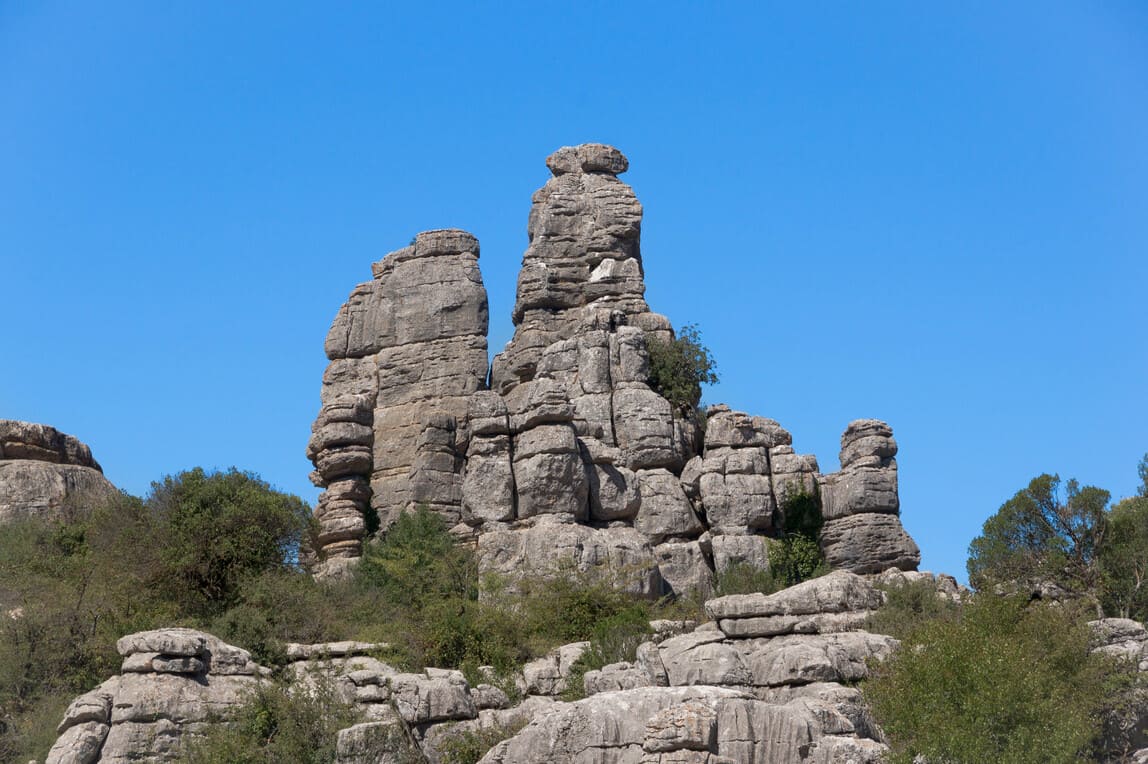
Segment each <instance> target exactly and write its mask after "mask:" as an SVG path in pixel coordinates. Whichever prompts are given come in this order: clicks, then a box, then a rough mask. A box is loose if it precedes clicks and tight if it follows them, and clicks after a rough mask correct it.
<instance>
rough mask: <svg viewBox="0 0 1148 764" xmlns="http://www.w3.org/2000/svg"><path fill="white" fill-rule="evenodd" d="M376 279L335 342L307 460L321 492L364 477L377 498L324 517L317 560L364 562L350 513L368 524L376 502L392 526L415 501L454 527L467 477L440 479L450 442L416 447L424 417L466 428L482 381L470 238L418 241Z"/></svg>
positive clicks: (388, 260)
mask: <svg viewBox="0 0 1148 764" xmlns="http://www.w3.org/2000/svg"><path fill="white" fill-rule="evenodd" d="M372 273H373V276H374V278H373V279H372V280H371V281H369V282H366V283H364V284H360V285H359V286H358V287H356V288H355V290H354V291H353V292H352V293H351V296H350V298H349V299H348V301H347V303H346V304H345V305H344V306H343V307H342V309H341V310H340V311H339V314H338V316H337V317H336V318H335V322H334V324H333V325H332V327H331V331H330V333H329V334H328V336H327V343H326V350H327V356H328V358H329V359H330V360H331V364H330V366H329V367H328V369H327V373H326V374H325V375H324V379H323V388H322V396H321V397H322V408H321V410H320V412H319V417H318V418H317V419H316V422H315V425H314V427H313V432H314V437H313V439H312V443H311V448H310V449H309V454H308V455H309V456H310V458H311V459H312V461H313V462H314V463H315V466H316V470H317V472H318V475H319V480H320V481H321V483H322V485H323V486H325V485H326V484H327V483H330V482H332V481H334V480H337V479H339V478H355V477H358V478H362V479H363V480H365V481H368V482H369V485H370V491H371V492H370V496H369V499H368V500H366V501H364V500H363V499H362V498H361V497H360V496H358V495H355V496H354V498H352V499H349V501H350V506H349V507H348V506H342V507H339V508H338V509H337V511H336V510H329V511H325V512H324V513H323V514H322V516H321V517H320V525H321V526H324V527H323V529H322V532H321V535H320V539H321V542H322V548H321V549H320V550H317V551H318V552H319V554H320V556H321V557H348V558H353V557H357V556H358V555H359V554H360V548H361V545H360V543H359V542H360V540H361V537H362V534H364V533H365V524H363V523H358V522H356V521H355V517H354V512H356V511H357V512H358V514H359V515H362V514H363V513H364V512H365V511H366V509H367V507H368V504H369V506H371V507H372V508H373V509H374V510H375V512H376V513H377V514H378V516H379V518H380V520H381V521H382V522H383V524H384V526H386V525H388V524H389V523H390V522H393V520H394V519H395V518H396V517H397V516H398V514H399V513H400V512H401V511H403V510H404V509H406V508H408V507H409V506H410V505H411V504H412V503H417V502H418V501H419V499H416V498H414V497H415V495H416V493H417V494H418V495H420V496H422V497H423V499H424V500H425V499H427V498H428V497H429V499H431V501H429V502H428V503H430V504H432V505H433V506H435V508H436V509H440V510H441V511H443V512H444V513H445V514H447V515H448V516H453V517H448V520H452V521H454V522H457V519H458V514H459V512H458V507H459V504H460V502H461V488H460V486H459V478H460V475H459V473H458V471H454V472H453V474H451V475H450V476H448V474H447V473H448V470H445V469H438V468H441V467H445V466H447V465H446V464H445V459H444V457H445V455H446V453H445V451H444V450H443V447H444V446H445V444H441V443H437V442H432V441H424V443H423V446H424V448H423V451H422V452H420V451H419V450H418V448H417V445H418V440H419V436H420V435H421V434H422V433H423V430H424V424H425V423H426V421H427V417H428V415H431V414H442V415H446V416H451V417H454V418H455V419H456V420H461V419H464V418H465V417H466V416H467V413H468V398H469V396H470V395H471V393H474V392H476V391H478V390H479V389H480V388H481V387H482V386H483V384H484V383H485V379H486V373H487V360H486V359H487V354H486V329H487V320H488V317H487V301H486V292H485V289H484V288H483V285H482V277H481V275H480V274H479V270H478V243H477V241H475V239H474V237H473V236H471V235H470V234H467V233H465V232H463V231H457V230H443V231H427V232H424V233H421V234H419V235H418V236H417V237H416V238H415V242H414V245H413V246H410V247H406V248H404V249H401V250H398V251H396V252H392V253H391V254H389V255H387V256H386V257H385V258H384V259H383V260H382V261H380V262H379V263H376V264H375V266H374V267H373V268H372ZM367 429H369V430H370V432H371V437H370V438H369V439H368V438H367V435H366V430H367ZM368 441H369V442H368ZM420 453H421V457H422V461H421V462H420V463H419V464H417V465H416V464H415V461H416V458H417V457H419V456H420ZM455 461H456V462H457V463H461V459H458V458H456V459H455ZM412 481H413V482H414V485H413V486H412ZM412 488H413V489H414V490H413V491H412ZM320 504H321V505H323V504H324V500H323V499H322V498H321V499H320ZM356 536H358V538H356ZM335 567H336V568H338V567H339V566H335Z"/></svg>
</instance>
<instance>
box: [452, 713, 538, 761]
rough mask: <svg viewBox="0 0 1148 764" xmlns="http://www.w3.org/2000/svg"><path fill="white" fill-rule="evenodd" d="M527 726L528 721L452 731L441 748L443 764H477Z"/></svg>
mask: <svg viewBox="0 0 1148 764" xmlns="http://www.w3.org/2000/svg"><path fill="white" fill-rule="evenodd" d="M525 726H526V719H525V718H524V719H522V720H521V721H520V722H518V723H515V724H508V725H501V724H495V725H492V726H490V727H479V728H478V729H473V728H472V729H466V730H462V731H457V730H450V731H449V732H447V733H446V735H445V737H444V739H443V741H442V743H441V744H440V745H439V746H438V748H439V760H440V761H441V762H442V764H477V763H478V760H479V759H481V758H482V757H483V756H485V755H486V753H487V751H489V750H490V749H491V748H493V747H494V746H496V745H498V744H499V743H501V742H502V741H503V740H506V739H508V738H511V737H513V736H514V735H517V734H518V732H519V731H520V730H521V729H522V728H523V727H525Z"/></svg>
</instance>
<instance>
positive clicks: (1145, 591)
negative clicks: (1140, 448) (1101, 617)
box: [1100, 454, 1148, 621]
mask: <svg viewBox="0 0 1148 764" xmlns="http://www.w3.org/2000/svg"><path fill="white" fill-rule="evenodd" d="M1139 473H1140V487H1139V490H1138V491H1137V494H1136V495H1135V496H1132V497H1130V498H1127V499H1124V500H1123V501H1120V502H1119V503H1117V504H1116V506H1114V507H1113V508H1112V510H1111V511H1110V512H1109V513H1108V530H1107V532H1106V533H1105V537H1104V538H1105V541H1104V546H1103V548H1102V549H1101V550H1100V575H1101V579H1102V582H1103V597H1102V598H1103V605H1104V610H1105V612H1107V613H1108V614H1109V615H1115V616H1120V617H1121V618H1135V619H1136V620H1138V621H1145V620H1148V454H1145V455H1144V457H1143V458H1142V459H1141V460H1140V464H1139Z"/></svg>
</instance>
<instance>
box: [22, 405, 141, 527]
mask: <svg viewBox="0 0 1148 764" xmlns="http://www.w3.org/2000/svg"><path fill="white" fill-rule="evenodd" d="M117 496H119V491H118V490H117V489H116V487H115V486H114V485H112V484H111V483H110V482H108V479H107V478H105V477H104V473H103V470H101V469H100V465H99V463H98V462H96V460H95V459H93V458H92V451H91V449H89V448H88V447H87V446H86V445H84V444H83V443H81V442H80V441H79V440H78V439H76V438H74V437H72V436H71V435H65V434H64V433H62V432H60V431H58V430H56V429H55V428H54V427H49V426H48V425H43V424H33V423H31V422H19V421H16V420H12V419H0V524H3V523H5V522H10V521H12V520H17V519H21V518H27V517H43V518H50V519H55V520H72V519H76V518H77V517H79V516H81V515H83V514H84V513H86V512H88V511H90V510H91V509H93V508H95V507H98V506H100V505H102V504H105V503H107V502H109V501H111V500H113V499H114V498H116V497H117Z"/></svg>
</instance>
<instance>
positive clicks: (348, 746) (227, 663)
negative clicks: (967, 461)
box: [48, 522, 1148, 764]
mask: <svg viewBox="0 0 1148 764" xmlns="http://www.w3.org/2000/svg"><path fill="white" fill-rule="evenodd" d="M563 525H566V526H570V527H580V526H577V525H576V524H574V523H555V522H550V523H546V524H544V525H543V526H542V527H545V528H548V529H550V530H553V527H552V526H563ZM874 580H880V581H881V583H882V585H897V584H898V583H905V582H907V581H909V580H913V581H929V582H931V583H932V584H933V585H934V587H935V588H936V591H937V594H938V596H946V597H947V596H950V595H952V594H953V592H952V591H950V589H951V588H952V587H951V586H950V579H948V578H947V577H944V576H933V575H932V574H928V573H920V574H918V573H903V572H900V571H891V572H888V573H886V574H884V575H883V576H881V577H880V579H874V578H866V577H862V576H857V575H855V574H852V573H848V572H845V571H839V572H836V573H833V574H830V575H827V576H824V577H822V578H819V579H814V580H812V581H808V582H805V583H803V584H800V585H798V586H795V587H790V588H789V589H786V590H783V591H781V592H778V593H776V594H773V595H769V596H765V595H747V596H743V597H722V598H718V599H713V600H710V601H709V602H707V603H706V610H707V612H708V613H710V614H711V615H713V616H714V617H715V618H716V619H717V620H716V621H709V622H706V623H703V624H701V625H696V624H692V623H688V622H669V621H659V622H653V623H651V624H650V627H651V632H652V636H651V637H650V639H649V641H647V642H644V643H642V644H641V645H640V646H639V647H638V649H637V651H636V654H635V656H634V660H633V661H632V662H620V663H615V664H611V665H608V666H605V667H603V668H602V669H599V670H595V671H590V672H587V673H586V674H585V675H584V676H583V678H582V682H583V689H584V691H585V693H586V695H587V697H586V699H585V700H580V701H577V702H563V701H561V700H560V696H561V694H562V693H564V692H565V691H567V690H570V689H573V688H571V687H570V686H569V682H570V679H571V677H572V676H573V675H574V674H573V669H574V667H575V665H576V663H577V661H578V659H579V658H580V657H581V656H582V655H583V653H584V652H585V651H586V650H587V649H588V647H589V645H590V643H588V642H577V643H573V644H569V645H562V646H560V647H558V648H555V649H554V650H552V651H551V652H550V653H548V654H546V655H544V656H542V657H541V658H538V659H537V660H534V661H532V662H529V663H527V664H526V665H525V666H523V667H522V669H521V670H520V671H519V672H517V673H516V674H515V675H513V676H509V677H508V676H498V675H496V673H495V672H494V669H493V668H491V667H480V668H479V672H480V673H483V674H484V675H485V676H486V677H487V678H489V680H490V682H491V683H482V684H478V685H475V686H472V685H470V684H469V683H468V681H467V680H466V678H465V677H464V676H463V674H462V673H461V672H460V671H456V670H448V669H438V668H427V669H425V670H423V671H418V672H404V671H399V670H397V669H396V668H394V667H392V666H390V665H388V664H386V663H384V662H383V661H381V660H379V659H378V658H377V657H374V656H376V655H378V654H379V652H380V651H381V650H385V649H386V647H387V646H386V645H383V644H373V643H364V642H332V643H326V644H316V645H303V644H290V645H287V651H286V652H287V656H288V660H289V663H288V665H287V667H286V670H285V675H286V676H288V677H292V681H293V682H294V691H297V692H309V691H312V690H313V689H314V688H316V687H317V686H318V683H320V682H322V683H323V685H324V686H325V687H328V688H331V689H333V691H334V692H335V693H336V694H337V696H338V697H340V698H341V699H342V700H344V701H345V702H347V703H349V704H351V705H352V708H354V709H355V710H356V711H357V715H358V719H357V722H358V723H356V724H354V725H353V726H350V727H348V728H347V729H345V730H343V731H342V732H341V733H340V734H339V736H338V743H337V756H336V761H337V762H338V764H378V762H384V764H386V763H390V764H400V763H401V762H406V761H412V760H420V761H421V760H426V761H429V762H439V761H442V760H443V755H444V752H445V750H446V749H447V747H448V743H449V742H450V741H452V740H455V739H457V738H458V736H459V735H464V734H467V733H470V732H489V731H492V730H494V729H496V728H498V729H503V730H507V729H509V730H510V735H511V736H510V737H509V738H507V739H506V740H505V741H504V742H502V743H499V744H497V745H496V746H495V747H494V748H492V749H491V750H490V751H489V753H487V755H486V757H485V758H484V759H483V761H484V762H487V764H536V762H542V761H546V762H634V763H635V764H648V763H650V762H659V763H665V764H669V763H670V762H708V763H709V764H730V763H731V762H733V763H736V764H741V763H742V762H764V763H766V764H784V763H788V762H817V763H819V764H831V763H832V764H842V763H843V762H850V761H851V762H855V763H859V764H877V762H879V761H881V760H882V759H881V757H882V756H883V755H884V754H885V753H886V751H887V749H886V746H885V744H884V743H883V742H882V741H883V737H882V734H881V732H880V730H879V729H878V727H877V725H876V724H875V723H874V721H873V719H872V718H871V716H870V714H869V711H868V709H867V708H866V706H865V703H864V700H863V697H862V695H861V692H860V690H859V689H858V688H857V687H856V686H855V685H856V683H857V682H858V681H860V680H862V679H864V678H865V677H866V676H867V675H868V672H869V671H870V669H871V667H872V665H873V664H874V662H879V661H883V660H885V659H886V658H888V656H889V655H890V654H891V653H892V651H893V650H895V649H896V648H897V646H898V643H897V641H896V640H894V639H892V638H890V637H887V636H883V635H880V634H871V633H868V632H866V631H863V630H860V629H859V628H858V627H857V625H856V624H849V623H845V622H843V621H841V620H834V619H837V618H838V617H840V616H842V615H849V614H857V613H864V614H871V613H872V611H873V610H874V609H876V608H879V607H880V606H881V592H880V591H879V590H877V589H875V588H874V585H873V582H874ZM956 593H957V594H959V592H956ZM783 617H800V618H804V619H807V620H808V621H809V622H813V623H817V624H818V625H819V628H818V629H815V630H812V631H808V632H805V631H802V630H801V629H794V630H791V631H784V632H782V631H778V632H776V633H771V634H767V635H762V634H758V633H754V634H744V633H742V630H739V629H730V628H727V624H729V623H749V622H752V621H754V620H755V619H762V618H783ZM1092 627H1093V632H1094V635H1095V643H1096V649H1098V650H1103V651H1105V652H1112V653H1114V654H1120V655H1124V656H1126V657H1132V658H1133V659H1134V660H1135V659H1137V658H1140V657H1142V656H1143V654H1144V645H1145V643H1146V642H1148V632H1146V631H1145V630H1144V628H1143V626H1142V625H1140V624H1137V623H1135V622H1133V621H1126V620H1121V619H1107V620H1104V621H1098V622H1095V623H1093V624H1092ZM117 648H118V650H119V652H120V653H121V654H122V655H123V657H124V669H123V671H122V673H121V674H120V675H119V676H115V677H112V678H111V679H109V680H108V681H106V682H104V683H103V684H101V685H100V686H98V687H96V688H95V689H93V690H92V691H91V692H88V693H85V694H84V695H81V696H80V697H78V698H76V699H75V701H73V702H72V704H71V705H70V706H69V707H68V710H67V711H66V713H65V717H64V720H63V721H62V722H61V724H60V726H59V734H60V737H59V739H58V740H57V742H56V744H55V746H54V747H53V749H52V755H51V756H50V757H49V759H48V761H49V762H52V763H53V764H62V763H63V762H77V761H81V762H85V763H88V764H91V763H94V762H113V761H114V762H127V761H141V760H142V761H171V760H178V758H179V756H180V751H181V750H182V748H183V746H184V745H185V744H186V741H187V740H188V739H189V737H191V736H195V735H198V734H201V733H202V732H203V731H204V730H205V729H206V725H208V724H210V723H213V722H214V721H219V720H224V721H225V720H226V719H227V718H228V717H229V715H231V714H232V713H234V711H235V708H236V706H237V704H238V703H241V702H242V701H243V699H244V698H245V697H246V694H247V692H249V691H250V690H251V689H252V688H254V687H255V686H256V685H257V684H258V682H260V681H263V680H262V677H263V676H264V675H266V674H267V673H269V672H267V671H266V669H262V668H260V667H259V666H256V665H255V664H254V663H252V662H251V659H250V657H249V656H248V654H247V653H246V651H243V650H240V649H239V648H236V647H232V646H230V645H226V644H224V643H222V642H220V641H219V640H218V639H216V638H215V637H213V636H211V635H210V634H205V633H203V632H198V631H193V630H190V629H162V630H157V631H151V632H141V633H138V634H131V635H128V636H126V637H124V638H123V639H121V640H120V641H119V642H118V644H117ZM506 689H510V690H511V692H512V693H513V694H514V695H515V696H521V698H522V699H521V701H519V702H518V703H517V704H516V705H513V706H512V705H511V702H510V699H509V697H508V694H507V692H506V691H505V690H506ZM1137 723H1139V722H1137ZM1146 742H1148V741H1146Z"/></svg>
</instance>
